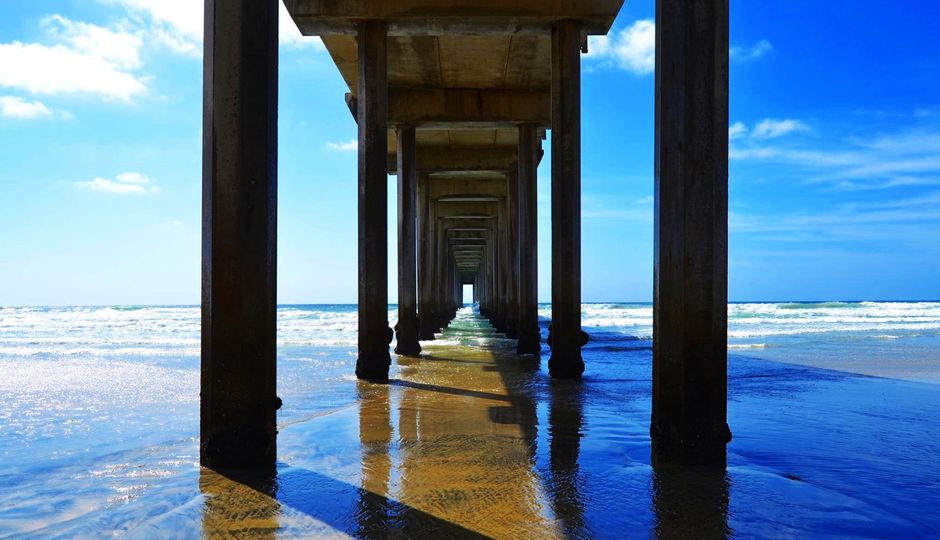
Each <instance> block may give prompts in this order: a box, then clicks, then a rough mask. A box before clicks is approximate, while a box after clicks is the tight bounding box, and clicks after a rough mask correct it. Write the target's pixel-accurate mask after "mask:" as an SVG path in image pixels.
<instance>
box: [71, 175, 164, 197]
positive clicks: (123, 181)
mask: <svg viewBox="0 0 940 540" xmlns="http://www.w3.org/2000/svg"><path fill="white" fill-rule="evenodd" d="M75 184H76V185H77V186H78V187H80V188H82V189H88V190H91V191H100V192H103V193H111V194H114V195H148V194H154V193H159V191H160V188H159V187H157V186H155V185H153V181H152V180H151V179H150V178H148V177H146V176H144V175H143V174H141V173H137V172H125V173H121V174H119V175H117V177H116V178H115V179H113V180H112V179H109V178H95V179H94V180H89V181H87V182H76V183H75Z"/></svg>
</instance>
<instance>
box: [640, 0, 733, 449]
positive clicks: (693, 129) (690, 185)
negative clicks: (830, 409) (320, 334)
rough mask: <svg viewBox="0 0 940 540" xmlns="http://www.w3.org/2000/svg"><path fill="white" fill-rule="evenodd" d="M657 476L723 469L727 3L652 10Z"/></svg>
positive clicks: (665, 4)
mask: <svg viewBox="0 0 940 540" xmlns="http://www.w3.org/2000/svg"><path fill="white" fill-rule="evenodd" d="M655 156H656V157H655V181H656V191H655V193H656V215H655V220H656V221H655V230H656V238H655V270H654V307H653V411H652V423H651V427H650V434H651V436H652V444H653V454H652V458H653V462H654V464H700V465H709V466H715V467H724V466H725V463H726V444H727V443H728V441H729V440H730V439H731V432H730V430H729V429H728V424H727V397H728V396H727V375H728V367H727V363H728V349H727V322H728V321H727V309H728V288H727V283H728V0H714V1H711V2H686V1H685V0H658V1H657V3H656V148H655Z"/></svg>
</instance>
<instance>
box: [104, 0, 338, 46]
mask: <svg viewBox="0 0 940 540" xmlns="http://www.w3.org/2000/svg"><path fill="white" fill-rule="evenodd" d="M100 1H102V2H104V3H108V4H118V5H121V6H123V7H125V8H126V9H127V10H128V12H129V13H130V15H131V16H132V17H133V18H134V19H135V21H136V23H137V24H138V25H139V26H142V27H146V28H147V33H148V35H149V37H150V38H151V39H152V40H154V41H155V42H157V43H160V44H162V45H163V46H165V47H167V48H169V49H170V50H172V51H173V52H176V53H179V54H185V55H189V56H194V57H195V56H201V55H202V34H203V18H204V13H203V10H204V7H203V2H200V1H196V0H100ZM278 9H279V10H280V11H279V13H278V22H279V24H280V36H279V37H280V39H279V41H280V43H281V44H282V45H286V46H289V47H305V46H312V47H315V48H318V49H323V42H322V41H320V38H318V37H304V36H302V35H301V34H300V30H298V29H297V25H296V24H294V21H293V20H292V19H291V17H290V14H288V12H287V8H286V7H284V3H283V2H278Z"/></svg>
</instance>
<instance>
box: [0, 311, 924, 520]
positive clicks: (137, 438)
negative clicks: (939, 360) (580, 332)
mask: <svg viewBox="0 0 940 540" xmlns="http://www.w3.org/2000/svg"><path fill="white" fill-rule="evenodd" d="M440 338H441V339H439V340H437V341H436V342H433V343H428V345H427V347H426V350H425V354H424V355H422V357H421V358H420V359H410V360H406V359H399V361H398V363H397V368H396V371H395V373H394V377H393V381H392V382H391V383H390V384H388V385H372V384H368V383H361V382H357V381H355V379H354V378H353V377H350V376H341V377H338V378H336V379H332V378H330V379H329V381H327V383H324V381H322V380H321V381H319V382H318V383H311V382H309V381H308V385H306V386H305V385H303V384H294V385H291V384H290V383H285V385H284V387H285V389H286V390H289V391H288V392H285V393H283V394H282V397H283V398H284V401H285V407H284V410H282V412H281V416H280V422H279V438H278V443H279V450H278V453H279V462H278V465H277V468H276V470H273V471H269V472H267V473H263V474H257V475H254V476H252V477H247V478H246V477H240V476H232V475H230V476H231V477H226V476H223V475H220V474H217V473H214V472H212V471H209V470H206V469H201V468H200V467H198V465H197V462H198V457H197V456H198V449H197V437H196V433H197V426H198V418H197V417H198V413H197V408H198V407H197V405H196V401H195V400H194V399H192V396H191V395H189V392H191V391H192V389H193V387H194V386H195V383H196V381H194V380H190V378H189V376H188V375H186V374H187V373H189V372H190V369H189V368H187V367H185V365H178V366H176V367H173V368H168V367H164V368H163V369H164V371H160V372H156V373H150V374H148V375H147V376H148V377H156V378H161V377H174V376H179V384H178V385H175V386H176V388H177V389H178V390H177V391H176V392H178V393H175V392H174V391H172V390H168V392H169V394H166V395H160V399H154V400H150V401H149V402H148V401H147V400H143V401H142V402H140V403H137V404H133V403H132V401H133V399H129V400H128V401H126V402H125V401H122V400H121V399H120V396H122V395H123V396H125V397H130V398H134V397H135V396H137V397H140V396H143V395H146V394H147V393H148V392H147V391H146V390H145V389H144V388H138V387H136V386H134V385H133V384H132V383H131V382H130V381H129V382H128V385H126V386H123V387H121V386H118V387H115V388H116V391H115V392H112V393H113V394H115V400H114V402H113V403H111V404H107V403H98V404H91V405H90V406H89V405H88V403H87V398H88V396H89V395H97V394H96V391H95V390H94V389H91V388H89V389H85V390H86V391H87V394H86V395H85V396H84V397H82V396H80V395H77V394H80V393H81V392H82V389H76V395H73V396H72V397H73V398H74V399H76V400H77V401H82V400H85V402H86V410H85V412H86V413H88V414H89V417H88V418H87V419H86V420H85V421H84V423H83V422H82V420H81V412H82V411H81V410H79V411H67V412H66V414H65V416H76V418H75V422H74V425H75V428H74V429H73V430H72V431H70V432H67V437H68V439H60V440H58V441H57V440H56V438H57V437H64V436H65V434H66V432H62V431H58V432H57V431H56V430H57V429H59V430H61V429H66V428H63V427H62V424H61V423H59V424H58V426H49V427H48V428H47V429H48V431H49V433H48V437H37V438H33V439H30V438H29V437H28V436H25V435H23V434H22V433H21V434H20V435H19V436H18V435H17V434H16V433H11V430H10V426H11V424H10V423H9V422H7V421H5V422H4V426H5V427H4V433H3V439H2V440H3V451H4V453H5V457H6V459H5V460H4V461H5V463H7V464H8V465H5V466H4V469H3V470H2V472H0V474H2V476H3V482H2V486H3V487H0V507H2V508H3V509H4V510H3V511H2V512H0V534H2V535H4V536H16V537H24V536H25V537H49V536H63V537H90V536H91V537H100V536H108V535H113V534H126V535H128V536H130V537H148V538H150V537H194V538H195V537H201V536H204V535H206V534H209V535H216V534H218V535H220V536H233V535H237V536H239V537H265V538H268V537H283V538H299V537H309V536H324V537H345V536H359V537H377V536H383V535H384V534H385V533H386V532H389V531H391V532H392V533H393V534H395V535H399V536H402V537H424V538H441V537H495V538H531V537H597V538H623V537H647V536H649V535H651V534H653V535H658V536H661V537H676V536H686V535H691V534H693V533H695V535H696V536H698V537H703V535H704V536H709V537H731V536H738V537H753V536H762V537H808V536H813V537H819V536H832V537H836V536H837V537H846V536H853V537H907V538H916V537H930V536H932V535H934V534H936V531H937V530H938V529H940V511H938V510H937V508H938V504H937V503H938V502H940V501H938V494H937V491H936V489H935V488H936V486H937V485H940V474H938V473H937V471H936V468H935V467H934V466H933V463H934V459H935V456H936V455H937V453H938V451H940V447H938V444H940V443H938V442H937V441H940V428H938V426H937V423H936V422H935V421H934V419H935V418H936V417H937V415H938V414H940V387H937V386H936V385H933V384H928V383H919V382H912V381H902V380H896V379H886V378H878V377H870V376H860V375H854V374H848V373H844V372H838V371H833V370H824V369H819V368H811V367H803V366H796V365H792V364H784V363H780V362H773V361H767V360H761V359H756V358H748V357H747V356H743V355H741V354H739V352H740V351H733V354H732V355H731V358H730V361H729V373H730V379H729V395H730V400H731V401H730V403H729V423H730V425H731V428H732V430H733V432H734V439H733V441H732V443H731V444H730V445H729V449H728V451H729V455H728V464H729V466H728V470H727V473H725V474H718V475H715V474H713V473H709V472H707V471H704V470H695V471H684V472H676V471H674V470H668V469H667V470H658V469H654V468H653V467H651V466H650V459H649V434H648V425H649V403H650V380H649V373H650V361H651V359H650V357H651V355H650V351H649V348H648V342H645V341H643V340H636V339H627V338H626V337H622V338H621V339H620V340H619V341H614V340H613V338H612V337H611V336H610V335H606V334H602V335H600V336H598V339H597V340H595V341H594V342H592V344H591V345H589V346H588V347H587V348H586V349H585V360H586V362H588V365H589V366H590V370H589V373H588V375H587V377H586V378H585V380H584V381H583V382H582V383H581V384H576V383H575V384H572V383H563V382H557V381H556V382H553V381H551V380H550V378H549V377H548V376H547V373H546V372H545V363H546V362H545V358H543V359H542V361H541V362H540V363H539V362H520V361H519V358H518V357H515V356H514V355H513V354H512V352H511V350H510V348H509V342H508V341H507V340H504V339H502V338H501V337H500V336H498V335H495V334H494V333H493V332H492V330H491V329H490V328H489V326H488V324H487V323H485V322H484V321H482V320H481V319H479V318H478V317H477V316H476V315H474V314H472V313H471V312H469V311H464V312H462V313H461V314H460V316H459V317H458V319H457V320H456V321H455V323H454V324H452V325H451V327H450V328H449V329H448V330H447V332H445V334H444V335H443V336H440ZM327 350H329V349H327ZM336 350H337V351H338V350H343V349H342V348H337V349H336ZM308 352H309V351H308ZM327 354H328V355H329V354H333V353H327ZM347 356H348V355H347ZM327 358H329V356H327V357H325V358H321V360H320V361H321V362H328V361H329V360H327ZM309 360H310V356H309V355H302V356H298V357H297V358H285V359H284V360H282V366H283V367H282V370H281V371H282V376H283V377H286V378H288V380H289V381H290V380H300V379H302V378H303V374H304V373H310V370H311V363H310V362H309ZM334 361H335V362H338V363H342V358H341V357H340V356H339V355H338V356H337V357H336V358H335V359H334ZM111 363H112V364H114V363H115V362H111ZM162 363H164V364H167V363H169V364H172V363H173V361H167V360H164V361H162ZM319 365H323V364H322V363H321V364H319ZM7 368H8V366H4V369H7ZM112 369H118V371H112V372H110V373H103V374H102V376H110V377H126V376H128V375H136V376H140V375H142V373H143V372H134V371H126V372H122V371H120V370H119V368H112ZM127 369H130V368H127ZM148 369H155V368H148ZM173 369H176V370H177V372H176V374H175V375H174V373H173ZM53 382H54V381H53ZM167 386H168V387H171V388H172V387H174V385H173V384H170V385H167ZM314 388H320V389H321V390H320V391H319V394H320V395H319V396H318V395H317V392H314V391H311V390H312V389H314ZM186 396H189V397H188V398H187V397H186ZM88 409H90V410H88ZM7 410H8V411H9V409H7ZM16 414H24V415H25V414H29V413H28V411H26V410H25V407H24V408H23V410H19V411H17V412H16ZM45 414H46V415H50V414H51V413H45ZM46 421H47V422H48V419H47V420H46ZM41 424H43V422H41V421H40V422H38V423H37V424H36V425H41ZM101 424H103V425H101ZM16 425H17V424H16V423H14V424H13V426H16ZM20 425H21V426H23V425H25V424H20ZM82 425H84V426H86V427H87V428H88V429H87V430H85V431H82V430H81V429H79V427H80V426H82ZM34 435H35V434H34ZM17 437H19V439H18V438H17ZM17 440H20V441H25V442H29V443H30V444H28V445H22V444H16V443H17ZM83 445H85V446H88V448H85V449H82V448H81V447H82V446H83ZM30 446H32V449H31V448H30ZM781 449H785V451H781ZM44 453H51V455H42V454H44Z"/></svg>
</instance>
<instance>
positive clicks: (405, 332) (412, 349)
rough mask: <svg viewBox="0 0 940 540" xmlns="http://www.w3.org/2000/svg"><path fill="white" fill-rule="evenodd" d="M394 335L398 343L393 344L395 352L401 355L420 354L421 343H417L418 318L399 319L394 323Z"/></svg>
mask: <svg viewBox="0 0 940 540" xmlns="http://www.w3.org/2000/svg"><path fill="white" fill-rule="evenodd" d="M395 335H396V337H397V339H398V343H396V345H395V354H400V355H402V356H418V355H419V354H421V345H420V344H419V343H418V318H417V317H415V318H413V319H411V320H410V321H409V320H406V319H401V320H399V321H398V324H396V325H395Z"/></svg>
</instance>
